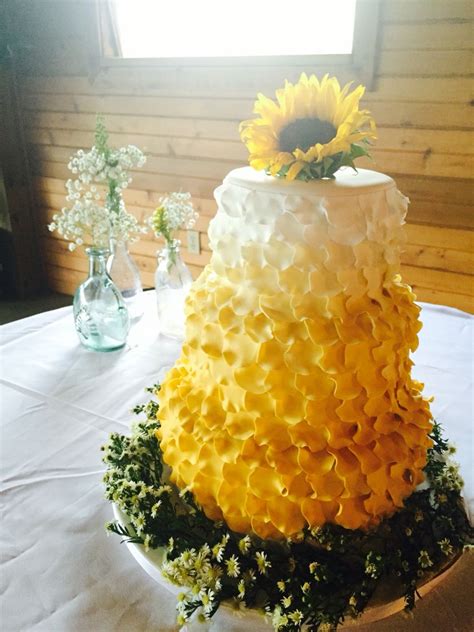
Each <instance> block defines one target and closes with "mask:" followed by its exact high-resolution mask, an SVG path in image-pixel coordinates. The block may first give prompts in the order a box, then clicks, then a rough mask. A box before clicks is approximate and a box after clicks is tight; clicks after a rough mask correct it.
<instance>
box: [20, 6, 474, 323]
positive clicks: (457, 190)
mask: <svg viewBox="0 0 474 632" xmlns="http://www.w3.org/2000/svg"><path fill="white" fill-rule="evenodd" d="M50 4H51V3H50ZM66 4H67V3H66ZM472 18H473V16H472V4H471V3H470V2H469V1H467V2H464V1H456V0H454V1H453V0H450V1H449V2H447V1H445V0H430V1H424V0H421V1H418V0H412V1H408V0H391V1H390V2H385V4H384V7H383V11H382V17H381V23H380V51H379V54H378V58H377V76H376V82H375V90H374V91H373V92H370V93H367V95H366V99H365V103H364V105H365V106H366V107H368V108H369V109H370V110H371V111H372V112H373V114H374V116H375V119H376V121H377V123H378V128H379V130H378V131H379V139H378V142H377V145H376V149H375V150H374V151H373V156H374V159H375V163H368V162H366V163H365V164H364V163H363V161H362V162H361V163H360V166H368V167H370V168H375V169H376V170H380V171H383V172H386V173H388V174H390V175H392V176H393V177H395V179H396V180H397V182H398V185H399V188H400V189H401V190H402V191H403V192H404V193H405V194H406V195H408V196H409V198H410V200H411V206H410V211H409V217H408V222H409V223H408V227H407V228H408V244H407V246H406V248H405V251H404V254H403V273H404V277H405V279H406V280H407V281H408V282H409V283H411V284H412V285H413V286H414V288H415V291H416V293H417V295H418V297H419V299H420V300H424V301H429V302H435V303H441V304H446V305H451V306H454V307H458V308H460V309H463V310H466V311H474V303H473V293H474V289H473V288H474V283H473V276H474V257H473V250H474V239H473V237H474V232H473V230H474V216H473V213H472V193H473V190H472V178H473V153H474V143H473V137H474V132H473V129H474V125H473V116H472V103H473V102H472V100H471V99H472V94H471V90H472V50H470V49H471V48H472ZM43 19H44V23H45V24H46V22H47V19H46V18H45V17H44V15H43ZM72 41H76V40H75V39H74V38H72ZM57 46H58V44H57V43H56V47H57ZM67 46H68V44H67V42H66V41H64V42H63V49H67ZM66 57H67V59H69V58H70V55H69V56H67V55H66ZM53 66H54V69H53ZM51 69H52V70H51V72H50V73H48V68H46V71H45V76H42V77H39V76H37V74H35V76H33V75H32V74H30V75H29V76H25V78H24V82H23V103H24V110H25V115H26V116H27V120H28V128H27V138H28V142H29V147H30V156H31V166H32V170H33V172H34V175H35V190H36V195H37V203H38V209H39V211H38V221H39V223H40V224H41V225H42V226H43V227H44V226H45V224H46V223H47V222H48V221H50V220H51V217H52V215H53V213H54V212H55V211H57V210H58V209H60V208H61V207H62V205H63V202H64V180H65V179H66V178H67V177H68V176H69V173H68V170H67V167H66V164H67V162H68V158H69V156H70V154H71V153H72V152H73V151H74V150H76V149H77V148H80V147H83V148H86V147H87V146H90V144H91V141H92V133H93V128H94V120H95V113H96V112H102V113H104V114H105V116H106V122H107V126H108V128H109V130H110V132H111V141H112V142H113V143H117V144H124V143H134V144H137V145H139V146H140V147H142V148H144V149H145V150H146V152H147V154H148V162H147V165H146V167H145V169H142V170H140V171H138V172H137V173H136V174H135V177H134V181H133V185H132V187H133V188H132V189H131V190H129V191H127V193H126V196H125V197H126V202H127V206H128V208H129V209H130V210H131V211H133V212H134V213H136V214H137V216H138V217H140V218H142V217H145V216H147V215H149V214H150V213H151V212H152V210H153V208H154V207H155V205H156V203H157V201H158V199H159V197H160V195H161V194H162V193H164V192H166V191H172V190H179V189H182V190H189V191H190V192H191V193H192V195H193V196H194V199H195V202H196V204H197V206H198V209H199V211H200V214H201V217H200V219H199V222H198V230H199V231H200V238H201V248H202V252H201V254H200V255H198V256H196V255H191V254H189V253H187V252H186V251H184V258H185V260H186V261H187V263H188V264H189V265H190V267H191V270H192V273H193V274H194V276H196V275H197V274H199V272H200V270H201V269H202V267H203V265H205V263H206V262H207V261H208V259H209V255H210V253H209V246H208V240H207V236H206V230H207V226H208V222H209V219H210V218H211V217H212V216H213V214H214V212H215V203H214V201H213V197H212V193H213V190H214V188H215V187H216V186H217V185H218V184H219V183H220V182H221V181H222V178H223V177H224V176H225V174H226V173H227V172H228V171H229V170H230V169H232V168H234V167H237V166H241V165H242V164H244V163H246V150H245V148H244V146H243V145H242V144H241V143H240V141H239V138H238V123H239V121H240V120H242V119H245V118H248V117H249V116H250V115H251V110H252V105H253V100H254V97H255V94H256V92H257V91H259V90H261V91H263V92H265V93H267V94H271V93H272V91H273V90H274V88H275V87H277V86H279V85H281V84H282V81H283V80H284V79H285V78H288V79H290V80H295V79H296V78H297V77H298V75H299V73H300V71H301V70H307V71H311V70H312V69H308V68H294V67H293V68H288V69H281V68H280V69H278V68H260V69H257V70H256V71H250V70H248V69H246V68H238V67H237V68H232V69H229V68H226V67H219V68H214V69H209V68H179V69H177V70H176V69H173V68H167V67H162V68H156V67H155V68H152V67H142V68H136V69H134V70H131V69H127V68H113V69H112V68H109V69H107V70H102V71H101V72H100V73H99V74H98V75H97V76H96V77H95V78H94V79H91V78H90V77H87V76H86V74H85V73H82V72H77V71H74V70H73V71H72V72H73V73H75V74H72V75H71V74H70V72H71V68H70V67H67V66H66V65H63V66H62V67H61V66H59V67H58V64H57V63H56V64H55V65H54V64H53V63H52V65H51ZM329 70H331V69H329ZM335 72H336V73H337V74H338V75H339V76H340V78H341V79H342V80H345V79H346V76H345V75H344V73H341V72H337V69H336V70H335ZM53 73H54V74H53ZM42 246H43V256H44V260H45V262H46V266H47V270H48V278H49V284H50V286H51V288H53V289H55V290H57V291H61V292H66V293H72V292H73V291H74V289H75V288H76V286H77V285H78V283H79V282H80V281H82V279H83V277H84V271H85V269H86V262H85V259H84V257H83V256H81V255H80V254H71V253H69V252H68V251H67V245H66V243H65V242H64V241H62V240H61V239H59V238H58V237H57V236H56V235H52V234H50V233H48V232H47V231H46V230H45V229H44V231H43V237H42ZM157 246H158V244H157V242H156V241H154V240H153V239H151V237H147V238H145V239H142V241H140V242H138V243H137V244H134V245H133V246H132V251H133V253H134V254H135V255H136V260H137V262H138V264H139V267H140V269H141V271H142V276H143V282H144V284H145V285H146V286H152V284H153V271H154V269H155V266H156V261H155V252H156V249H157Z"/></svg>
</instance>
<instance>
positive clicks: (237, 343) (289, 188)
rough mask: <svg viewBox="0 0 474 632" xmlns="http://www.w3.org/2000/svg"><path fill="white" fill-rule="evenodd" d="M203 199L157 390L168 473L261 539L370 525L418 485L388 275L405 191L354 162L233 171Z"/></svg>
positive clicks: (403, 338)
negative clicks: (311, 174)
mask: <svg viewBox="0 0 474 632" xmlns="http://www.w3.org/2000/svg"><path fill="white" fill-rule="evenodd" d="M216 200H217V203H218V211H217V214H216V216H215V217H214V219H213V220H212V221H211V224H210V228H209V240H210V247H211V250H212V257H211V261H210V263H209V264H208V265H207V266H206V268H205V269H204V271H203V273H202V274H201V276H200V277H199V279H198V280H197V281H196V282H195V283H194V285H193V287H192V289H191V292H190V295H189V297H188V299H187V301H186V308H185V309H186V333H185V340H184V344H183V349H182V354H181V357H180V359H179V360H178V362H177V363H176V365H175V367H174V368H173V369H172V370H171V371H170V372H169V373H168V375H167V377H166V379H165V381H164V383H163V384H162V388H161V392H160V412H159V415H158V417H159V420H160V423H161V428H160V430H159V431H158V433H159V438H160V440H161V448H162V450H163V458H164V460H165V462H166V463H168V464H169V465H170V467H171V480H172V481H173V482H175V483H176V484H177V485H178V486H179V487H180V488H187V489H189V490H190V491H191V492H192V493H193V495H194V497H195V498H196V500H197V502H198V503H200V504H201V505H202V507H203V509H204V510H205V512H206V514H207V515H208V516H209V517H210V518H212V519H214V520H217V519H224V520H225V521H226V523H227V524H228V526H229V527H230V528H231V529H233V530H235V531H238V532H254V533H256V534H258V535H259V536H261V537H263V538H281V537H288V536H292V535H295V534H297V533H298V532H299V531H301V530H302V529H303V528H304V527H305V526H307V525H309V526H320V525H323V524H324V523H326V522H330V523H335V524H338V525H341V526H343V527H346V528H349V529H357V528H362V529H367V528H370V527H371V526H375V525H376V524H378V523H379V522H380V520H381V519H382V518H383V517H385V516H389V515H391V514H392V513H393V512H394V511H396V510H397V508H400V507H402V506H403V501H404V499H405V498H406V497H407V496H409V495H410V494H411V493H412V492H413V491H414V490H415V488H416V486H417V485H418V484H419V483H420V482H421V481H422V480H423V474H422V468H423V467H424V465H425V463H426V453H427V449H428V448H429V446H430V440H429V438H428V434H429V432H430V429H431V414H430V411H429V405H428V402H427V400H426V399H424V398H423V396H422V393H421V390H422V385H421V384H420V383H419V382H416V381H415V380H413V379H412V378H411V375H410V371H411V367H412V361H411V360H410V352H411V351H414V350H415V349H416V346H417V332H418V331H419V329H420V327H421V325H420V322H419V320H418V314H419V308H418V307H417V306H416V305H415V303H414V298H415V297H414V295H413V293H412V292H411V289H410V288H409V287H408V286H407V285H406V284H404V283H403V282H402V279H401V277H400V247H401V244H402V243H403V223H404V218H405V214H406V210H407V202H408V201H407V198H405V197H404V196H403V195H402V194H401V193H400V192H399V191H398V190H397V188H396V185H395V182H394V181H393V180H392V179H391V178H389V177H388V176H385V175H383V174H380V173H376V172H373V171H368V170H364V169H360V170H358V171H357V172H355V171H354V170H352V169H349V168H342V169H340V170H339V171H337V173H336V175H335V178H334V179H332V180H326V179H323V180H313V181H310V182H303V181H298V180H294V181H288V180H284V179H278V178H274V177H272V176H267V175H265V174H264V172H257V171H255V170H253V169H251V168H250V167H245V168H242V169H237V170H235V171H232V172H231V173H230V174H229V175H228V176H227V177H226V178H225V180H224V183H223V184H222V185H221V186H220V187H219V188H218V189H217V190H216Z"/></svg>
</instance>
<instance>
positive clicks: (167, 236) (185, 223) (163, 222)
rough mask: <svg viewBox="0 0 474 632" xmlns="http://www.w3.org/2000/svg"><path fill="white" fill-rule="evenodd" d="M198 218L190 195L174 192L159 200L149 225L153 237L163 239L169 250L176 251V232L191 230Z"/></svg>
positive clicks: (177, 244) (177, 245)
mask: <svg viewBox="0 0 474 632" xmlns="http://www.w3.org/2000/svg"><path fill="white" fill-rule="evenodd" d="M198 217H199V215H198V213H197V212H196V211H195V210H194V206H193V203H192V202H191V194H190V193H184V192H175V193H170V194H169V195H166V196H164V197H162V198H160V203H159V206H158V207H157V209H156V210H155V212H154V213H153V215H152V216H151V218H150V224H151V227H152V229H153V230H154V232H155V235H156V236H157V237H163V239H164V240H165V242H166V245H167V247H168V248H169V249H170V250H176V248H178V247H179V240H177V239H176V238H175V234H176V231H178V230H180V229H190V228H193V226H194V225H195V223H196V220H197V218H198Z"/></svg>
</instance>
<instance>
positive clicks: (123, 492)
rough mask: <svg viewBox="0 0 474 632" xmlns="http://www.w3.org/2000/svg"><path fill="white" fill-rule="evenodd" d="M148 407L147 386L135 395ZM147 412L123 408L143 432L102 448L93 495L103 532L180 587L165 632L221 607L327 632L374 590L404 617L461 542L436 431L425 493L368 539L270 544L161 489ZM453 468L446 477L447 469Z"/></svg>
mask: <svg viewBox="0 0 474 632" xmlns="http://www.w3.org/2000/svg"><path fill="white" fill-rule="evenodd" d="M147 390H148V391H149V392H152V393H153V394H154V395H157V394H158V392H159V386H158V385H155V386H154V387H152V388H151V389H147ZM158 410H159V401H157V400H156V399H155V398H152V399H151V400H150V401H149V402H148V403H146V404H140V405H138V406H136V407H135V408H134V412H135V413H137V414H141V413H144V414H145V415H146V417H147V419H146V420H145V421H140V422H139V423H137V424H134V426H133V427H132V433H131V435H130V436H124V435H120V434H118V433H114V434H112V435H111V436H110V439H109V441H108V443H107V444H106V445H105V446H104V448H103V451H104V456H103V460H104V462H105V464H106V466H107V470H106V473H105V476H104V483H105V490H106V492H105V495H106V498H107V499H108V500H110V501H111V502H113V503H115V505H116V506H117V507H118V508H119V509H120V511H121V512H122V518H121V519H120V521H114V522H110V523H108V524H107V525H106V528H107V530H108V531H109V532H112V533H116V534H119V535H120V536H122V538H123V539H125V540H126V541H129V542H135V543H139V544H141V545H143V546H144V548H145V550H148V549H157V548H161V549H162V551H163V552H164V562H163V564H162V566H161V569H160V570H161V573H162V575H163V577H165V578H166V579H167V580H168V581H169V582H171V583H172V584H175V585H177V586H180V587H181V589H182V592H181V593H180V595H179V597H178V600H177V606H176V607H177V621H178V623H179V625H184V624H185V623H186V621H188V620H189V619H190V618H191V617H193V615H196V616H197V618H198V619H200V620H202V621H204V620H207V619H210V618H211V617H212V616H213V615H214V613H215V612H216V610H217V609H218V608H219V606H220V605H221V604H222V603H223V602H227V603H229V604H231V605H232V606H234V607H235V608H237V609H244V608H254V609H257V610H259V611H260V612H262V614H263V615H265V616H266V617H267V619H268V621H270V622H271V623H272V625H273V628H274V630H276V631H277V632H301V631H302V630H303V629H305V630H308V632H323V631H324V630H328V631H329V630H331V631H332V630H334V629H335V628H336V627H337V626H338V625H339V624H340V623H341V622H343V621H344V618H346V617H357V616H358V615H359V614H360V613H361V612H362V611H363V610H364V608H365V607H366V606H367V604H368V603H369V600H370V598H371V596H372V595H373V594H374V592H375V590H376V588H377V587H378V586H379V585H380V584H383V582H384V581H386V578H387V577H389V578H392V579H393V578H394V577H396V578H398V581H399V582H400V586H401V588H402V590H403V591H404V594H405V603H406V607H407V609H412V608H413V607H414V605H415V594H416V588H417V585H418V583H419V581H420V580H422V579H423V578H424V577H426V575H427V574H431V573H433V572H437V571H438V570H439V569H440V568H443V566H444V565H445V564H446V563H449V561H450V560H451V559H452V558H453V556H455V555H458V554H459V553H460V552H461V551H462V549H463V547H464V546H466V545H468V544H469V543H470V542H472V540H473V531H472V529H471V528H470V526H469V522H468V520H467V517H466V514H465V512H464V510H463V508H462V504H461V499H460V494H459V489H460V488H459V485H460V483H459V478H458V477H459V475H458V473H457V471H456V470H455V468H454V466H453V465H452V463H451V462H450V460H449V455H450V454H451V453H452V449H451V448H450V447H449V445H448V444H447V442H446V441H445V440H444V439H443V437H442V434H441V429H440V427H439V425H438V424H435V425H434V429H433V433H432V435H431V438H432V439H433V447H432V448H431V450H430V452H429V454H428V464H427V466H426V468H425V474H426V476H427V479H428V480H429V483H430V485H429V487H428V488H427V489H423V490H421V491H417V492H415V493H414V494H412V496H410V498H409V499H408V500H407V501H406V505H405V507H404V508H403V509H401V510H400V511H399V512H397V513H396V514H394V515H393V516H392V517H390V518H388V519H387V520H385V521H383V522H382V524H381V525H380V526H379V527H375V528H374V529H373V530H372V531H369V532H365V531H361V530H348V529H344V528H343V527H340V526H338V525H332V524H324V525H322V526H320V527H313V528H312V529H309V528H307V529H305V530H304V531H303V532H302V533H300V534H295V535H294V536H293V537H291V538H288V539H287V540H282V541H273V540H262V539H261V538H259V537H258V536H256V535H254V534H247V535H245V534H239V533H236V532H233V531H230V530H229V529H228V528H227V526H226V525H225V523H223V522H222V521H213V520H211V519H209V518H208V517H207V516H206V515H205V514H204V512H203V510H202V508H201V507H200V506H199V505H197V503H196V502H195V500H194V498H193V496H192V494H191V492H190V491H189V490H187V489H184V490H179V489H178V488H177V487H175V486H174V485H172V484H171V483H170V482H169V479H168V469H167V468H166V466H165V465H164V463H163V460H162V453H161V450H160V444H159V440H158V438H157V431H158V429H159V423H158V422H157V420H156V417H157V412H158ZM453 468H454V469H453Z"/></svg>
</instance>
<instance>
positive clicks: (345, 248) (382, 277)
mask: <svg viewBox="0 0 474 632" xmlns="http://www.w3.org/2000/svg"><path fill="white" fill-rule="evenodd" d="M215 197H216V200H217V203H218V211H217V214H216V216H215V217H214V218H213V220H212V221H211V223H210V225H209V243H210V247H211V250H212V252H213V254H212V259H211V268H212V269H213V271H214V272H215V273H217V274H219V275H222V276H224V277H225V276H228V271H229V270H230V269H232V268H236V267H241V266H243V265H248V264H250V265H252V266H253V267H255V268H262V269H263V268H266V267H268V266H270V267H272V268H274V269H277V270H285V269H287V268H288V267H290V266H296V267H297V268H299V269H300V270H306V271H307V272H310V271H311V270H314V269H319V270H320V271H321V272H323V271H324V270H326V271H327V272H328V274H326V277H327V279H328V282H329V279H330V277H332V276H334V275H336V276H340V277H341V278H340V279H339V281H338V282H336V280H335V282H334V283H330V284H329V285H330V286H331V291H330V294H332V293H333V292H337V291H341V290H343V291H344V290H345V291H346V292H348V293H351V289H350V288H349V287H348V284H349V285H350V286H352V285H353V282H354V281H353V279H352V277H353V276H354V270H355V269H358V270H359V271H361V272H362V271H364V275H365V278H366V282H368V283H369V285H370V286H371V287H374V286H375V285H376V284H378V287H379V288H380V289H381V286H382V284H383V283H384V282H386V281H387V280H388V279H392V278H393V276H394V275H395V274H397V272H398V271H399V265H400V261H399V255H400V244H401V243H402V241H403V239H404V234H403V229H402V227H403V224H404V219H405V215H406V211H407V206H408V200H407V198H406V197H405V196H403V195H402V194H401V193H400V192H399V191H398V190H397V187H396V184H395V182H394V180H393V179H392V178H390V177H389V176H386V175H384V174H381V173H377V172H375V171H369V170H366V169H360V170H358V171H357V172H356V171H354V170H353V169H351V168H343V169H341V170H340V171H338V172H337V174H336V177H335V178H334V179H332V180H313V181H311V182H302V181H293V182H288V181H287V180H284V179H278V178H274V177H271V176H267V175H266V174H265V173H264V172H258V171H255V170H254V169H252V168H250V167H245V168H242V169H236V170H234V171H231V172H230V173H229V175H228V176H227V177H226V178H225V180H224V182H223V184H222V185H221V186H220V187H218V188H217V189H216V191H215ZM305 249H306V251H305ZM344 271H345V272H344ZM231 276H232V275H231ZM359 276H360V275H359ZM342 277H350V278H351V281H350V282H348V280H347V279H343V278H342ZM360 280H362V277H360ZM358 285H359V288H358V291H361V289H362V288H361V284H360V283H358ZM332 286H334V287H332Z"/></svg>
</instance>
